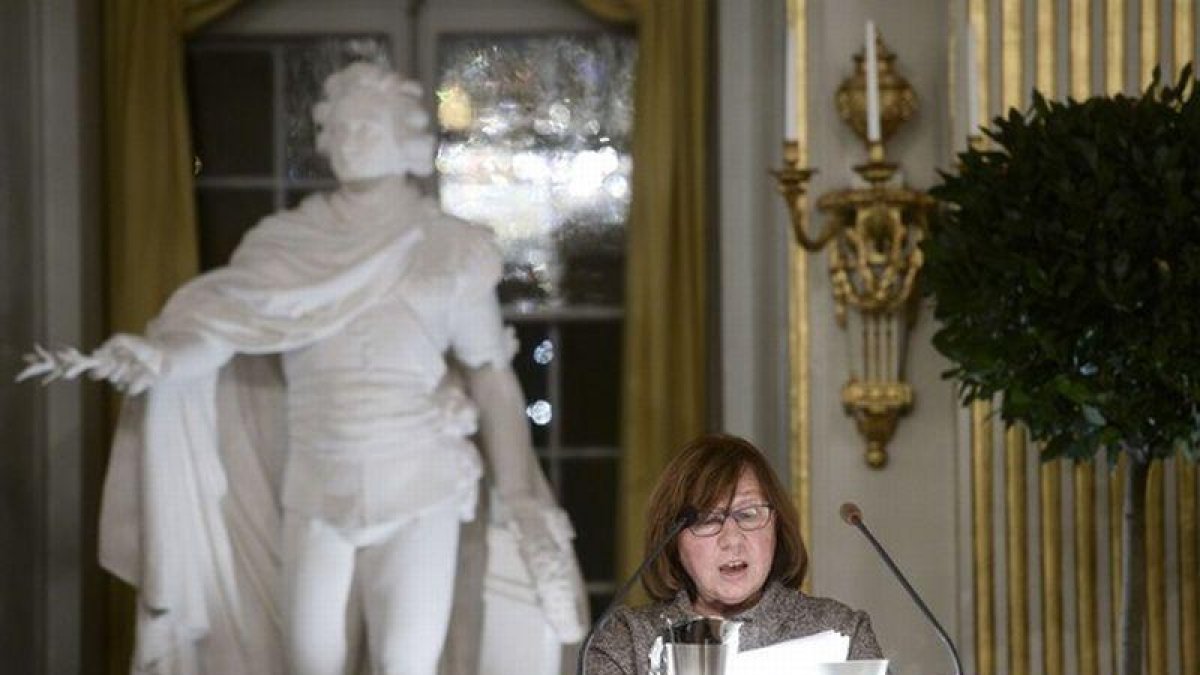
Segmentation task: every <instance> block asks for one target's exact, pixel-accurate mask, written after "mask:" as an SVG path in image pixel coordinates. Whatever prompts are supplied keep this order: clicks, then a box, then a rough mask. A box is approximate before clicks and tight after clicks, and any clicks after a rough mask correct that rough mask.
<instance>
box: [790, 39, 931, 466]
mask: <svg viewBox="0 0 1200 675" xmlns="http://www.w3.org/2000/svg"><path fill="white" fill-rule="evenodd" d="M877 39H878V38H877ZM877 50H878V53H879V54H881V55H882V56H881V58H880V59H879V63H880V66H879V67H880V71H881V72H880V78H879V83H880V88H881V97H880V100H881V106H880V108H881V122H882V124H881V132H882V133H881V135H882V137H883V139H887V138H890V137H891V135H892V134H894V133H895V131H896V129H897V128H898V127H899V126H900V125H901V124H902V123H903V122H905V121H907V120H908V119H909V118H910V117H911V115H912V113H913V112H914V111H915V110H916V97H915V94H913V92H912V89H911V87H909V86H908V83H907V82H905V81H904V80H903V78H901V77H900V76H899V75H897V74H896V73H895V71H894V70H893V68H894V63H895V59H896V56H895V54H893V53H891V52H890V51H887V50H886V48H884V47H883V45H882V41H879V42H878V43H877ZM855 62H856V72H855V74H854V75H852V76H851V77H850V78H848V79H847V80H846V82H843V83H842V86H841V87H840V88H839V89H838V96H839V98H840V99H843V100H844V101H848V102H847V103H845V106H846V107H847V109H852V110H857V111H858V115H857V116H856V117H851V116H847V115H846V114H843V115H842V118H843V120H845V121H846V122H847V124H848V125H849V126H850V127H851V129H853V130H854V132H855V133H856V134H857V135H858V136H859V137H860V138H862V139H864V142H865V139H866V122H865V118H866V106H865V100H866V97H865V96H864V95H863V92H862V87H863V86H865V81H866V78H865V77H864V73H863V72H862V68H863V59H862V56H861V55H856V56H855ZM885 72H887V73H890V75H886V76H885V74H884V73H885ZM856 82H857V83H858V86H859V89H858V90H857V94H856V95H855V83H856ZM885 91H886V92H890V93H886V94H885V93H883V92H885ZM842 107H843V105H842V104H839V110H841V109H842ZM866 150H867V161H866V162H864V163H862V164H859V165H857V166H855V167H854V171H855V173H857V174H858V175H859V176H860V177H861V178H862V181H863V183H864V184H865V187H863V186H855V187H849V188H845V189H841V190H834V191H832V192H829V193H827V194H825V195H823V196H822V197H821V198H820V199H819V200H818V201H817V208H819V209H820V210H821V211H822V212H824V213H825V214H826V217H825V219H824V223H823V224H822V227H821V231H820V232H819V233H817V234H816V235H815V236H810V235H809V234H808V217H807V201H806V199H805V193H806V186H807V182H808V181H809V180H810V179H811V177H812V175H813V173H814V171H813V170H812V169H808V168H801V167H800V166H799V161H798V158H799V152H798V145H797V142H796V141H785V142H784V168H783V169H781V170H776V171H773V172H772V173H773V175H774V176H775V178H776V180H777V181H778V187H779V190H780V192H781V194H782V195H783V197H784V200H785V201H786V203H787V206H788V214H789V217H790V221H791V227H792V231H793V232H794V234H795V237H796V242H797V244H798V245H800V246H801V247H802V248H803V249H804V250H806V251H809V252H816V251H820V250H822V249H825V248H828V250H829V278H830V282H831V285H832V288H833V299H834V307H835V315H836V319H837V322H838V325H839V326H841V327H842V328H844V329H847V330H846V335H847V340H848V344H847V351H848V353H849V355H850V367H849V370H850V376H849V379H848V381H847V382H846V384H845V385H844V386H843V387H842V405H843V407H844V408H845V411H846V414H847V415H849V416H850V417H852V418H853V419H854V421H855V423H856V425H857V428H858V430H859V433H860V434H861V435H862V436H863V437H864V438H865V440H866V443H867V447H866V453H865V459H866V462H867V464H868V465H869V466H871V467H872V468H882V467H883V466H885V465H886V464H887V462H888V454H887V444H888V442H889V441H890V440H891V438H892V436H893V435H894V433H895V430H896V425H897V423H898V421H899V418H900V417H901V416H902V415H904V414H906V413H907V412H908V411H909V410H910V409H911V407H912V404H913V390H912V387H911V386H910V385H909V384H908V383H907V382H906V381H905V368H904V362H905V353H906V351H907V343H908V333H909V330H910V329H911V327H912V325H913V323H914V322H915V321H916V318H917V309H918V305H917V298H916V296H915V295H914V293H913V288H914V287H915V285H916V280H917V275H918V273H919V271H920V269H921V264H922V262H923V258H922V255H921V250H920V247H919V244H920V241H921V239H922V238H923V237H924V234H925V230H926V225H927V221H928V215H929V213H930V211H931V210H932V208H933V205H934V201H933V199H932V198H931V197H929V196H928V195H927V194H925V193H923V192H920V191H917V190H911V189H908V188H906V187H903V186H902V185H898V184H897V182H898V181H897V180H896V177H897V173H898V169H899V166H898V165H897V164H895V163H893V162H889V161H887V158H886V155H885V151H884V141H876V142H873V143H867V148H866Z"/></svg>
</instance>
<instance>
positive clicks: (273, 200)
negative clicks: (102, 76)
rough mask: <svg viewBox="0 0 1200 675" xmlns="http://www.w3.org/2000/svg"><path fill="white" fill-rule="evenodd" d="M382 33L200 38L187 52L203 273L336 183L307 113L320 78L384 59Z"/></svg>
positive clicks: (385, 42) (317, 94) (385, 47)
mask: <svg viewBox="0 0 1200 675" xmlns="http://www.w3.org/2000/svg"><path fill="white" fill-rule="evenodd" d="M389 52H390V50H389V46H388V40H387V38H386V37H384V36H381V35H367V34H364V35H350V36H337V37H322V36H312V37H288V38H243V37H232V38H201V39H198V40H193V41H192V42H190V43H189V45H188V85H189V88H190V92H189V101H190V103H191V117H192V129H193V143H194V144H195V147H196V155H197V157H198V158H199V161H200V164H199V168H200V173H199V174H198V175H197V176H196V209H197V214H198V218H199V223H200V226H199V229H200V262H201V268H202V269H211V268H213V267H219V266H221V265H224V264H225V263H226V262H227V261H228V260H229V255H230V254H231V253H232V252H233V249H234V248H236V247H237V245H238V242H239V241H241V239H242V235H243V234H244V233H245V232H246V230H248V229H250V227H251V226H253V225H254V224H255V223H256V222H258V221H259V220H260V219H261V218H262V217H263V216H266V215H268V214H270V213H274V212H275V211H279V210H281V209H284V208H288V207H291V206H295V205H296V204H298V203H299V202H300V200H301V199H302V198H303V197H304V196H305V195H307V194H309V193H311V192H314V191H316V190H328V189H331V188H333V187H335V186H336V185H337V183H336V181H334V178H333V174H332V173H330V170H329V164H328V162H326V161H325V159H324V158H323V157H321V156H319V155H318V154H317V152H316V149H315V145H316V144H315V142H314V138H315V133H314V129H313V122H312V114H311V111H312V107H313V105H314V104H315V103H316V102H317V101H318V100H319V99H320V94H321V83H322V82H324V80H325V77H326V76H328V75H329V74H330V73H333V72H335V71H337V70H338V69H340V68H341V67H343V66H345V65H346V64H348V63H350V62H352V61H356V60H370V61H375V62H378V63H385V64H386V63H388V62H389V57H388V54H389Z"/></svg>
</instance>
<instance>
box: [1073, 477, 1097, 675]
mask: <svg viewBox="0 0 1200 675" xmlns="http://www.w3.org/2000/svg"><path fill="white" fill-rule="evenodd" d="M1095 475H1096V473H1095V466H1094V465H1093V464H1092V462H1090V461H1088V462H1080V463H1078V464H1076V465H1075V467H1074V476H1073V479H1074V488H1075V658H1076V661H1077V664H1078V672H1079V675H1098V673H1099V672H1100V661H1099V658H1098V656H1097V651H1098V650H1097V649H1096V484H1095V482H1094V481H1095Z"/></svg>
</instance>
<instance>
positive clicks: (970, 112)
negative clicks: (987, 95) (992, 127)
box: [967, 26, 980, 136]
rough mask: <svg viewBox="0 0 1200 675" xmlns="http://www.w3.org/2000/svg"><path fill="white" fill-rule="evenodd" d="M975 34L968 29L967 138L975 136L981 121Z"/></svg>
mask: <svg viewBox="0 0 1200 675" xmlns="http://www.w3.org/2000/svg"><path fill="white" fill-rule="evenodd" d="M975 66H976V64H975V32H974V31H972V30H971V28H970V26H968V27H967V136H973V135H975V134H976V133H977V132H976V129H977V126H978V125H979V124H980V120H979V86H978V84H977V83H976V75H977V74H976V72H975Z"/></svg>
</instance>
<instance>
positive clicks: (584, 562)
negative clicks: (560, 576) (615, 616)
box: [560, 457, 617, 579]
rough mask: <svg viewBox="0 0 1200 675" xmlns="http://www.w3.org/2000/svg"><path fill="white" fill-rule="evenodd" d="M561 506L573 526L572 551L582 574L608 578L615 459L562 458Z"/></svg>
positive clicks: (612, 568)
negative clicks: (573, 546) (573, 539)
mask: <svg viewBox="0 0 1200 675" xmlns="http://www.w3.org/2000/svg"><path fill="white" fill-rule="evenodd" d="M561 466H562V474H561V475H562V487H561V490H560V497H561V499H562V506H563V508H564V509H566V510H567V513H569V514H571V522H572V523H574V525H575V532H576V535H575V552H576V553H577V554H578V556H579V564H580V566H581V567H582V569H583V576H584V577H586V578H588V579H612V578H613V575H614V574H615V572H616V565H615V563H614V559H615V556H614V546H615V544H616V541H615V539H616V513H617V500H616V497H617V460H616V458H611V457H601V458H588V459H564V460H562V465H561Z"/></svg>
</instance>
